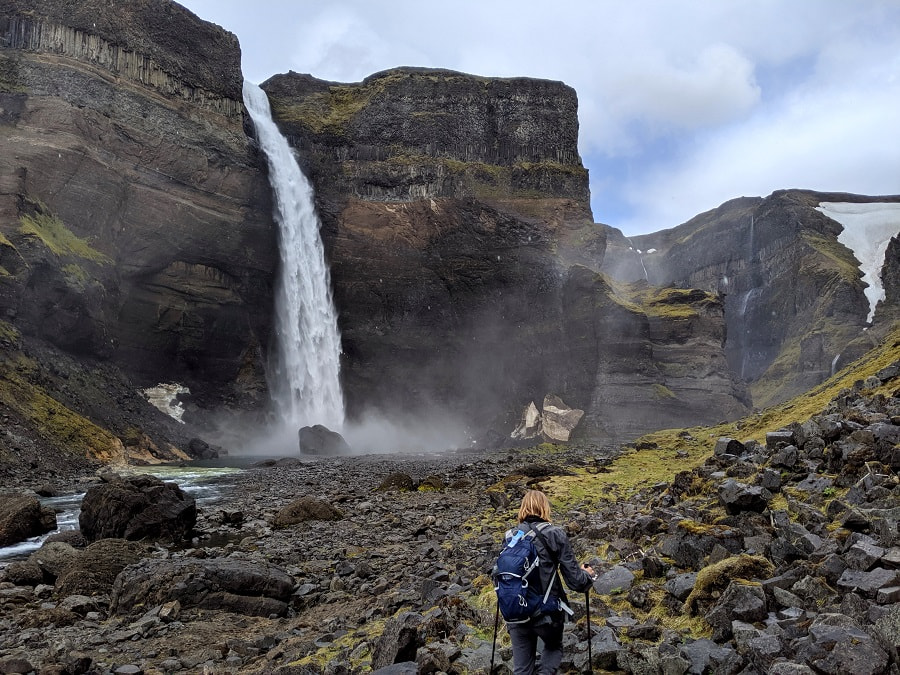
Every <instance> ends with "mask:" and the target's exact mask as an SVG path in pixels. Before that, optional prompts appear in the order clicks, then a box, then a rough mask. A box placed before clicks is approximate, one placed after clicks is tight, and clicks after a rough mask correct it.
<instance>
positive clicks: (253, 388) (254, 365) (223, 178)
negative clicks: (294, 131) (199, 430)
mask: <svg viewBox="0 0 900 675" xmlns="http://www.w3.org/2000/svg"><path fill="white" fill-rule="evenodd" d="M0 45H2V48H0V110H2V111H3V112H2V113H0V176H2V178H0V232H2V235H3V239H2V242H0V264H2V265H3V266H4V268H5V269H7V270H8V271H9V272H10V275H9V276H7V277H6V283H4V284H3V287H2V289H0V307H2V309H3V311H4V313H5V315H6V316H7V317H14V321H15V323H16V325H17V326H18V327H19V328H20V329H21V330H22V331H23V332H25V333H27V334H32V335H36V336H38V337H42V338H44V339H47V340H48V341H50V342H52V343H54V344H55V345H57V346H59V347H62V348H63V349H65V350H67V351H69V352H72V353H76V354H79V355H87V356H92V357H100V358H109V359H113V360H114V361H115V362H117V363H119V364H122V365H124V366H125V368H126V370H127V371H128V372H129V373H131V374H133V375H135V376H138V377H139V378H141V379H143V380H144V381H146V382H147V383H148V384H156V383H158V382H160V381H176V382H183V383H187V384H190V386H191V390H192V391H194V392H195V393H197V394H198V396H199V397H201V398H203V397H208V398H210V399H213V400H215V399H216V398H217V397H222V396H225V395H228V396H231V397H236V398H237V400H245V401H246V400H247V399H254V397H256V396H258V395H259V393H260V391H259V389H260V384H259V383H260V381H261V377H262V376H261V373H262V369H261V363H260V350H259V345H260V344H265V343H266V341H267V339H268V333H269V316H268V314H269V312H268V309H269V307H270V305H271V303H270V301H269V298H270V289H271V278H272V269H273V268H274V267H275V261H276V259H277V243H276V234H275V231H274V229H273V226H272V223H271V217H270V213H271V209H270V207H269V204H270V201H269V188H268V185H267V182H266V178H265V175H264V174H263V172H262V171H260V164H259V162H258V157H257V155H256V153H255V151H254V149H253V147H252V145H251V142H250V141H249V139H248V137H247V135H246V134H245V133H244V110H243V104H242V101H241V82H242V77H241V73H240V49H239V46H238V43H237V40H236V38H235V37H234V36H233V35H231V34H230V33H227V32H225V31H223V30H222V29H220V28H218V27H217V26H214V25H212V24H209V23H206V22H203V21H200V20H199V19H197V17H195V16H194V15H193V14H191V13H190V12H188V11H187V10H185V9H184V8H182V7H180V6H179V5H177V4H175V3H168V2H157V1H155V0H138V1H137V2H132V3H127V4H126V5H117V6H116V7H115V8H114V9H113V8H111V7H110V6H109V5H108V3H104V2H100V1H99V0H98V1H95V0H88V1H86V2H80V3H74V4H73V3H68V2H61V1H56V0H13V1H11V2H6V3H4V5H3V9H2V11H0ZM252 372H255V373H256V376H255V377H248V373H252Z"/></svg>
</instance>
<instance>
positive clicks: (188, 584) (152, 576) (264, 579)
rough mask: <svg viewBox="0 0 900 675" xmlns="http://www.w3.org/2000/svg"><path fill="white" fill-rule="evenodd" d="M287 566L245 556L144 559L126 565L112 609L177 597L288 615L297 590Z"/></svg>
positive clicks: (188, 603)
mask: <svg viewBox="0 0 900 675" xmlns="http://www.w3.org/2000/svg"><path fill="white" fill-rule="evenodd" d="M294 586H295V584H294V579H293V577H291V576H290V575H289V574H287V573H286V572H285V571H284V570H282V569H280V568H278V567H275V566H274V565H267V564H265V563H257V562H251V561H246V560H232V559H230V558H218V559H212V560H190V559H186V560H176V561H173V560H145V561H143V562H140V563H138V564H136V565H132V566H131V567H127V568H125V569H124V570H123V572H122V573H121V574H120V575H119V576H118V578H117V579H116V582H115V584H114V585H113V588H112V602H111V611H112V612H113V613H115V614H126V613H128V612H130V611H133V610H135V609H139V608H147V607H154V606H156V605H163V604H165V603H170V602H177V603H178V604H179V605H180V606H181V607H185V608H189V607H201V608H204V609H221V610H225V611H229V612H235V613H237V614H247V615H250V616H270V615H273V614H274V615H277V616H283V615H284V614H285V613H286V612H287V608H288V601H289V600H290V597H291V593H292V592H293V590H294Z"/></svg>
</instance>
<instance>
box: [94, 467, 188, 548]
mask: <svg viewBox="0 0 900 675" xmlns="http://www.w3.org/2000/svg"><path fill="white" fill-rule="evenodd" d="M78 522H79V524H80V526H81V531H82V533H83V534H84V536H85V537H86V538H87V539H88V540H89V541H96V540H98V539H106V538H122V539H131V540H139V539H149V540H156V539H161V540H173V541H183V540H187V539H190V537H191V533H192V531H193V529H194V524H195V523H196V522H197V505H196V502H195V500H194V498H193V497H191V496H189V495H187V494H186V493H185V492H184V491H183V490H182V489H181V488H180V487H178V485H177V484H175V483H164V482H163V481H161V480H160V479H158V478H156V477H155V476H131V477H128V478H118V477H116V478H113V479H112V480H110V482H108V483H101V484H100V485H95V486H93V487H92V488H91V489H90V490H88V491H87V494H85V496H84V500H83V501H82V503H81V515H80V516H79V518H78Z"/></svg>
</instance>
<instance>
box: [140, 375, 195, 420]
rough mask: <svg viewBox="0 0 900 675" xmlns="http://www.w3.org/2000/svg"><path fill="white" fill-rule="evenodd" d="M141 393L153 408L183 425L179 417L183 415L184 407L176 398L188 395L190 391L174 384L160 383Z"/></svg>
mask: <svg viewBox="0 0 900 675" xmlns="http://www.w3.org/2000/svg"><path fill="white" fill-rule="evenodd" d="M141 393H142V394H143V395H144V396H145V397H146V398H147V400H148V401H149V402H150V404H151V405H152V406H153V407H154V408H156V409H157V410H161V411H162V412H164V413H166V415H168V416H169V417H172V418H174V419H176V420H178V421H179V422H181V423H182V424H184V420H182V419H181V416H182V415H184V407H183V406H182V405H181V401H179V400H178V398H177V397H178V394H190V393H191V390H190V389H188V388H187V387H185V386H184V385H181V384H177V383H174V382H172V383H164V382H161V383H159V384H158V385H156V386H155V387H150V388H149V389H144V390H143V391H141Z"/></svg>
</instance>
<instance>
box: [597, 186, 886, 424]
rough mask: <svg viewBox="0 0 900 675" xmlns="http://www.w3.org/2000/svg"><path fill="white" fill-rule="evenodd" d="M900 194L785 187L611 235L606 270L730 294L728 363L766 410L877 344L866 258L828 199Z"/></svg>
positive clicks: (621, 275)
mask: <svg viewBox="0 0 900 675" xmlns="http://www.w3.org/2000/svg"><path fill="white" fill-rule="evenodd" d="M896 200H897V198H882V197H877V198H876V197H861V196H857V195H846V194H831V193H815V192H808V191H798V190H789V191H780V192H775V193H773V194H772V195H770V196H769V197H767V198H765V199H761V198H741V199H735V200H732V201H730V202H726V203H725V204H723V205H722V206H720V207H719V208H717V209H714V210H712V211H709V212H707V213H703V214H700V215H699V216H697V217H695V218H693V219H691V220H690V221H688V222H687V223H685V224H683V225H680V226H678V227H676V228H673V229H671V230H665V231H662V232H657V233H654V234H649V235H643V236H638V237H632V238H631V239H630V240H625V239H624V237H621V234H620V233H614V234H612V235H611V237H610V241H611V242H614V245H612V246H610V249H609V251H608V253H607V257H606V261H605V264H604V270H605V271H607V272H608V273H609V274H611V275H612V276H614V277H616V278H619V279H622V280H633V279H636V278H647V279H649V281H650V282H651V283H654V284H660V285H675V286H684V287H691V288H701V289H706V290H708V291H711V292H715V293H718V294H720V295H721V296H723V298H724V303H725V319H726V323H727V341H726V350H727V354H728V362H729V365H730V367H731V369H732V371H733V373H734V374H735V375H736V376H739V377H740V378H741V379H743V380H745V381H746V382H748V383H749V384H750V385H751V389H752V393H753V403H754V405H756V406H760V407H762V406H766V405H770V404H772V403H776V402H779V401H783V400H785V399H788V398H790V397H792V396H795V395H797V394H799V393H801V392H803V391H806V390H807V389H809V388H810V387H812V386H814V385H816V384H818V383H819V382H821V381H823V380H824V379H826V378H827V377H828V376H829V375H831V374H832V373H833V372H834V370H835V369H836V368H840V367H842V366H843V365H845V364H846V363H849V361H851V360H853V359H854V358H856V357H858V356H859V355H860V354H861V352H862V351H864V350H865V349H868V348H869V347H870V346H871V340H868V339H866V338H865V336H864V335H863V328H864V327H865V326H866V316H867V314H868V311H869V304H868V300H867V299H866V297H865V295H864V284H863V282H862V281H861V273H860V271H859V261H857V260H856V259H855V258H854V256H853V253H852V251H850V250H849V249H848V248H846V247H845V246H844V245H843V244H841V243H839V242H838V239H837V236H838V234H839V233H840V232H841V231H842V226H841V225H840V224H839V223H837V222H836V221H834V220H832V219H831V218H828V217H827V216H826V215H824V214H823V213H821V212H819V211H817V210H816V207H817V206H818V205H819V203H821V202H836V201H837V202H842V201H854V202H857V201H860V202H867V201H869V202H873V201H896Z"/></svg>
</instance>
